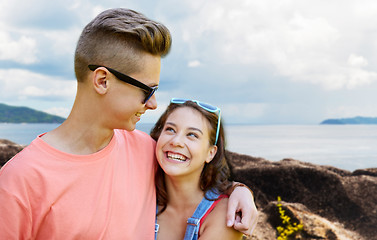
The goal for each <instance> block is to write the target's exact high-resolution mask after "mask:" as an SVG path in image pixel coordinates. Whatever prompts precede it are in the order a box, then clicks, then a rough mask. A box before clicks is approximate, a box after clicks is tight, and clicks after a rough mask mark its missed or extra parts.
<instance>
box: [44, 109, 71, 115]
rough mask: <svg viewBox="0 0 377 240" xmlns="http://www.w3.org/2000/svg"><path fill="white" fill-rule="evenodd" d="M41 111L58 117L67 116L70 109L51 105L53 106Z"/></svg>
mask: <svg viewBox="0 0 377 240" xmlns="http://www.w3.org/2000/svg"><path fill="white" fill-rule="evenodd" d="M43 111H44V112H46V113H49V114H52V115H57V116H60V117H64V118H67V117H68V115H69V113H70V112H71V109H70V108H63V107H53V108H49V109H45V110H43Z"/></svg>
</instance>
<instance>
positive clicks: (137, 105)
mask: <svg viewBox="0 0 377 240" xmlns="http://www.w3.org/2000/svg"><path fill="white" fill-rule="evenodd" d="M142 66H143V67H142V70H141V71H140V72H138V73H134V74H130V77H132V78H135V79H137V80H138V81H140V82H142V83H144V84H145V85H147V86H150V87H155V86H158V84H159V81H160V69H161V57H159V56H153V55H151V54H147V53H145V54H144V55H143V57H142ZM112 77H113V78H114V80H115V81H113V87H112V88H111V91H110V92H109V97H108V98H107V103H108V104H107V106H108V107H107V110H105V111H106V112H107V113H109V115H108V116H110V117H109V118H108V119H110V122H111V126H109V127H111V128H113V129H115V128H117V129H125V130H128V131H132V130H134V129H135V126H136V123H137V122H138V121H140V118H141V116H142V114H144V113H145V112H146V111H147V110H149V109H151V110H154V109H156V108H157V101H156V97H155V96H154V95H153V96H152V97H151V98H150V99H149V100H148V101H147V102H146V103H145V104H143V100H144V98H145V92H144V91H143V90H142V89H140V88H138V87H135V86H133V85H131V84H128V83H125V82H122V81H120V80H119V79H116V77H115V76H112Z"/></svg>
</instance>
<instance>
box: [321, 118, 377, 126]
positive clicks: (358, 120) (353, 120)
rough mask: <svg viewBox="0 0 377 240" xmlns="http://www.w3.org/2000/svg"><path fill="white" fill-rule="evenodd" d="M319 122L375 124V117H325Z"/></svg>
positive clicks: (376, 121) (376, 119) (376, 120)
mask: <svg viewBox="0 0 377 240" xmlns="http://www.w3.org/2000/svg"><path fill="white" fill-rule="evenodd" d="M320 124H377V117H375V118H373V117H354V118H338V119H326V120H324V121H322V122H321V123H320Z"/></svg>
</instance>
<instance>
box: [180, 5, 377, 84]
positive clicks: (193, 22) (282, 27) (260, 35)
mask: <svg viewBox="0 0 377 240" xmlns="http://www.w3.org/2000/svg"><path fill="white" fill-rule="evenodd" d="M199 2H200V3H199ZM359 5H360V4H359V3H357V2H355V1H351V2H347V3H344V2H343V1H335V2H332V4H329V5H326V10H324V11H322V10H323V4H321V3H318V4H316V3H314V2H311V3H308V5H306V6H304V5H302V4H300V2H299V1H279V3H276V1H271V0H270V1H269V0H267V1H263V2H261V1H246V0H235V1H234V2H231V3H230V2H229V1H225V0H218V1H206V2H205V3H202V2H201V1H191V4H189V6H190V7H191V11H194V12H197V14H194V15H192V16H189V17H187V18H186V19H184V20H183V21H182V22H180V24H181V26H180V27H176V29H182V32H181V36H182V40H183V41H184V42H185V43H186V44H187V45H188V46H189V47H188V48H186V49H189V51H190V53H191V55H190V53H188V54H187V55H189V56H190V57H196V58H200V59H203V61H217V62H219V63H221V64H241V65H246V66H247V65H255V64H261V65H264V66H266V67H268V68H270V69H271V70H272V71H274V72H275V74H276V75H280V76H283V77H287V78H288V79H290V80H291V81H300V82H306V83H309V84H318V85H320V86H322V87H323V88H324V89H325V90H338V89H342V88H347V89H353V88H357V87H360V86H365V85H369V84H371V83H372V82H374V81H376V73H377V69H376V68H375V67H374V68H369V69H365V67H366V65H367V64H366V63H368V62H369V61H372V60H373V61H377V59H376V56H374V55H368V56H367V55H360V54H355V52H356V53H357V52H359V51H360V49H361V47H362V45H363V44H365V43H369V44H367V45H368V47H374V49H369V50H368V52H370V51H372V52H373V51H375V50H377V49H376V48H377V47H376V46H375V45H374V46H373V43H372V42H373V39H374V38H366V34H369V33H370V28H371V25H370V19H368V18H366V17H364V16H363V11H364V10H365V7H363V8H362V9H360V7H359ZM339 6H342V11H339V9H338V8H339ZM372 6H374V9H375V6H376V4H372ZM331 10H333V11H331ZM333 12H337V14H336V16H337V18H335V17H334V15H333ZM367 12H369V13H370V11H367ZM340 19H352V21H355V23H353V22H352V21H341V20H340ZM349 29H352V33H351V32H350V31H349ZM355 36H358V37H355ZM204 48H205V49H206V51H202V49H204ZM209 58H211V59H209ZM216 64H218V63H216ZM206 65H207V64H206ZM235 81H237V80H236V79H235Z"/></svg>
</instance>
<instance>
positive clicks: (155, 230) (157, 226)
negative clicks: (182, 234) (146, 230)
mask: <svg viewBox="0 0 377 240" xmlns="http://www.w3.org/2000/svg"><path fill="white" fill-rule="evenodd" d="M157 213H158V204H156V221H155V224H154V240H157V233H158V230H159V229H160V225H158V223H157Z"/></svg>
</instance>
